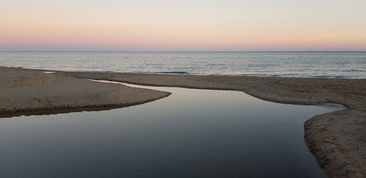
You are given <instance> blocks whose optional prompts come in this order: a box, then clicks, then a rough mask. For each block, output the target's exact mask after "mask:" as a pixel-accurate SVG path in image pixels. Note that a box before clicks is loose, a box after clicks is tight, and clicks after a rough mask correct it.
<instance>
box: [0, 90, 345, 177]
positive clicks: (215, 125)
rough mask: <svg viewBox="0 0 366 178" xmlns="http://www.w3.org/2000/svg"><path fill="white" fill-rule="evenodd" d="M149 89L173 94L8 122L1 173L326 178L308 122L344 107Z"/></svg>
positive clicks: (1, 130) (3, 127) (0, 128)
mask: <svg viewBox="0 0 366 178" xmlns="http://www.w3.org/2000/svg"><path fill="white" fill-rule="evenodd" d="M150 88H155V89H158V90H163V91H169V92H171V93H172V95H170V96H169V97H167V98H164V99H161V100H158V101H154V102H151V103H147V104H143V105H138V106H133V107H128V108H121V109H113V110H106V111H95V112H77V113H67V114H56V115H38V116H37V115H35V116H21V117H13V118H2V119H0V158H1V159H0V177H37V178H42V177H52V178H56V177H60V178H65V177H68V178H71V177H88V178H89V177H133V178H134V177H139V178H140V177H158V178H163V177H210V178H211V177H291V178H293V177H312V178H313V177H325V174H324V173H323V171H322V170H321V168H320V167H319V166H318V164H317V162H316V160H315V159H314V157H313V155H312V154H311V153H310V152H309V150H308V148H307V147H306V145H305V143H304V138H303V137H304V129H303V124H304V122H305V121H306V120H307V119H309V118H311V117H312V116H315V115H318V114H321V113H326V112H331V111H335V110H339V109H341V108H340V107H336V106H334V107H330V106H297V105H286V104H278V103H272V102H267V101H263V100H260V99H257V98H254V97H251V96H249V95H246V94H244V93H243V92H238V91H215V90H196V89H183V88H170V87H169V88H167V87H158V88H157V87H150Z"/></svg>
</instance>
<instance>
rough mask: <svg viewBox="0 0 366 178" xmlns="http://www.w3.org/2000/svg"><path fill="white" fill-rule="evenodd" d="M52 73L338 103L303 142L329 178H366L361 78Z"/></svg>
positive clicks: (364, 84) (313, 123)
mask: <svg viewBox="0 0 366 178" xmlns="http://www.w3.org/2000/svg"><path fill="white" fill-rule="evenodd" d="M57 73H58V74H59V75H66V76H72V77H80V78H88V79H100V80H112V81H120V82H125V83H132V84H140V85H154V86H172V87H186V88H199V89H219V90H239V91H244V92H245V93H248V94H250V95H253V96H255V97H258V98H261V99H264V100H268V101H274V102H280V103H288V104H322V103H337V104H342V105H344V106H346V107H347V109H346V110H343V111H337V112H333V113H328V114H324V115H320V116H316V117H314V118H312V119H310V120H308V121H307V122H306V123H305V140H306V143H307V145H308V146H309V149H310V150H311V152H313V153H314V154H315V156H316V158H317V159H318V162H319V164H320V165H321V166H322V167H323V168H324V169H325V170H326V171H327V173H328V175H329V176H330V177H352V178H355V177H366V80H345V79H305V78H261V77H230V76H189V75H155V74H128V73H95V72H94V73H93V72H57Z"/></svg>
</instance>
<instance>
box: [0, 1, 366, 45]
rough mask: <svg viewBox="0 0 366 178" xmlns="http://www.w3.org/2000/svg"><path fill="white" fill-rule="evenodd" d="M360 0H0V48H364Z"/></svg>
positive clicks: (365, 25) (365, 32)
mask: <svg viewBox="0 0 366 178" xmlns="http://www.w3.org/2000/svg"><path fill="white" fill-rule="evenodd" d="M363 7H366V3H365V1H358V0H355V1H352V3H350V2H349V1H343V0H333V1H328V0H323V1H322V2H318V1H310V2H307V3H306V2H305V3H304V2H302V1H296V0H294V1H290V0H279V1H276V2H268V1H265V0H259V1H254V0H242V1H238V0H228V1H220V0H212V1H208V0H198V1H193V0H188V1H186V2H185V3H182V2H181V1H174V0H171V1H167V0H156V1H154V3H152V2H151V1H146V0H141V1H140V2H134V1H132V0H124V1H115V0H107V1H101V0H95V1H85V0H78V1H68V0H65V1H64V2H56V1H46V0H35V1H34V2H33V1H32V4H27V3H26V2H24V1H20V0H11V1H10V0H2V1H1V2H0V11H1V12H2V15H1V16H0V26H1V28H0V50H27V49H35V50H44V49H45V50H47V49H52V50H73V49H75V50H80V49H85V50H366V23H361V22H362V21H364V19H366V11H364V10H363Z"/></svg>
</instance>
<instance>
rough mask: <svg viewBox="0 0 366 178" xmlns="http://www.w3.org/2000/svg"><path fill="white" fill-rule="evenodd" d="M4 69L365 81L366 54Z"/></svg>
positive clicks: (32, 55) (102, 61) (212, 56)
mask: <svg viewBox="0 0 366 178" xmlns="http://www.w3.org/2000/svg"><path fill="white" fill-rule="evenodd" d="M0 65H1V66H9V67H24V68H34V69H52V70H63V71H109V72H134V73H159V74H183V75H184V74H191V75H235V76H259V77H304V78H344V79H366V51H363V52H336V51H334V52H295V51H292V52H274V51H271V52H263V51H255V52H254V51H252V52H82V51H78V52H0Z"/></svg>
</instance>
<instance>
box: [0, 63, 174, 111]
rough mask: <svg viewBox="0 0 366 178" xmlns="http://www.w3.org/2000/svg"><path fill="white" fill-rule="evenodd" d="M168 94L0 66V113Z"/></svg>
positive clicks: (106, 104) (105, 104) (109, 104)
mask: <svg viewBox="0 0 366 178" xmlns="http://www.w3.org/2000/svg"><path fill="white" fill-rule="evenodd" d="M169 94H170V93H167V92H162V91H155V90H148V89H140V88H131V87H127V86H124V85H119V84H108V83H100V82H93V81H90V80H85V79H80V78H73V77H67V76H61V75H56V74H53V73H52V72H47V73H44V72H42V71H37V70H24V69H18V68H5V67H0V115H1V116H17V115H23V114H29V113H35V114H38V113H40V114H44V113H58V112H69V111H81V110H95V109H102V108H103V109H107V108H115V107H123V106H131V105H136V104H141V103H146V102H149V101H153V100H157V99H160V98H163V97H166V96H168V95H169Z"/></svg>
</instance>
